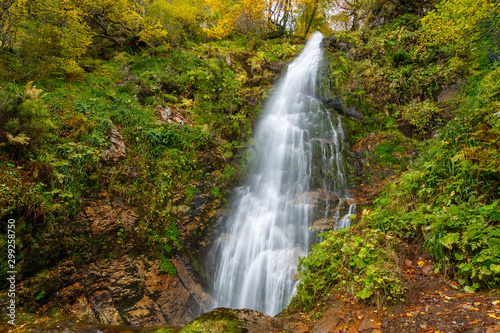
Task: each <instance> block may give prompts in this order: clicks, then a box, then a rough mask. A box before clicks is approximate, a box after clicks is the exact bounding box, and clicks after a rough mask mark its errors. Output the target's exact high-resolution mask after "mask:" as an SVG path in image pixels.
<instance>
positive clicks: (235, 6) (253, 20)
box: [203, 0, 266, 39]
mask: <svg viewBox="0 0 500 333" xmlns="http://www.w3.org/2000/svg"><path fill="white" fill-rule="evenodd" d="M203 2H204V4H205V6H207V8H208V10H209V13H210V17H211V21H212V22H211V24H210V25H211V26H210V27H209V28H206V29H205V31H206V32H207V34H208V36H209V37H216V38H219V39H220V38H223V37H226V36H228V35H229V34H230V33H231V32H237V33H240V34H243V35H247V36H249V35H251V34H257V35H259V34H260V35H262V34H263V32H264V31H265V30H266V20H265V9H266V2H265V1H264V0H232V1H224V0H203Z"/></svg>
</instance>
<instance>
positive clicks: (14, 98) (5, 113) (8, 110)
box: [0, 82, 55, 157]
mask: <svg viewBox="0 0 500 333" xmlns="http://www.w3.org/2000/svg"><path fill="white" fill-rule="evenodd" d="M41 91H42V90H41V89H36V88H35V87H33V86H32V82H30V83H28V84H27V85H26V86H25V91H24V92H16V91H15V90H14V88H12V87H8V88H7V90H0V134H2V135H1V137H2V138H1V140H2V141H3V145H6V148H7V149H9V150H10V151H18V149H17V148H19V147H22V146H31V147H33V146H34V145H40V144H42V143H43V142H45V141H50V140H51V139H53V133H52V132H53V131H54V129H55V127H54V124H53V123H52V121H51V120H50V114H49V112H48V110H47V108H46V106H45V105H44V104H43V103H42V101H41V99H40V97H39V95H40V93H41ZM19 157H20V156H19Z"/></svg>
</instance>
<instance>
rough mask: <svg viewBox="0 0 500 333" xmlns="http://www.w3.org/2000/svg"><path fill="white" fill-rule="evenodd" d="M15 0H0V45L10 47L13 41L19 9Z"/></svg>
mask: <svg viewBox="0 0 500 333" xmlns="http://www.w3.org/2000/svg"><path fill="white" fill-rule="evenodd" d="M16 2H17V0H0V47H10V46H12V44H13V42H14V38H15V35H16V30H17V25H18V22H19V10H18V6H17V3H16Z"/></svg>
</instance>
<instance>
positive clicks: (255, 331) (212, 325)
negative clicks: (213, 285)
mask: <svg viewBox="0 0 500 333" xmlns="http://www.w3.org/2000/svg"><path fill="white" fill-rule="evenodd" d="M273 321H274V319H273V318H272V317H270V316H268V315H266V314H264V313H262V312H259V311H256V310H250V309H238V310H234V309H228V308H217V309H215V310H212V311H210V312H208V313H204V314H202V315H201V316H200V317H198V318H197V319H195V320H193V321H192V322H190V323H189V324H188V325H186V326H185V327H184V330H186V331H188V332H191V331H193V332H238V333H239V332H241V333H243V332H248V333H269V332H274V331H275V328H277V327H275V326H273V324H272V323H273Z"/></svg>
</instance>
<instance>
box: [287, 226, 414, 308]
mask: <svg viewBox="0 0 500 333" xmlns="http://www.w3.org/2000/svg"><path fill="white" fill-rule="evenodd" d="M323 236H324V237H325V240H324V241H323V242H322V243H320V244H317V245H315V246H314V247H313V251H312V253H311V255H309V256H307V257H305V258H302V259H301V260H300V265H299V269H300V270H301V282H300V285H299V287H298V293H297V296H296V297H295V298H294V299H293V300H292V303H291V304H290V306H289V308H291V309H293V308H294V307H296V306H299V307H300V308H302V309H304V310H311V309H312V308H313V307H317V306H318V302H321V299H322V298H323V297H325V296H327V295H328V294H330V293H338V292H340V293H346V292H347V293H350V294H352V295H355V296H356V297H359V298H360V299H363V300H367V301H369V302H372V303H376V304H378V305H382V304H395V303H397V302H399V301H401V300H403V299H404V298H405V287H404V286H403V285H402V282H401V279H400V275H401V274H400V272H399V268H398V263H397V255H396V252H395V248H394V247H395V245H396V244H395V242H394V240H392V237H390V236H387V235H385V234H384V233H382V232H381V231H380V230H370V229H368V230H365V231H363V230H359V229H356V228H348V229H344V230H340V231H333V232H328V233H326V234H324V235H323Z"/></svg>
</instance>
